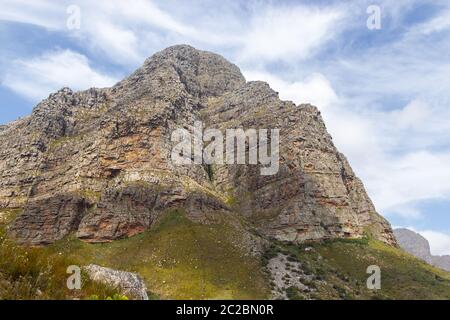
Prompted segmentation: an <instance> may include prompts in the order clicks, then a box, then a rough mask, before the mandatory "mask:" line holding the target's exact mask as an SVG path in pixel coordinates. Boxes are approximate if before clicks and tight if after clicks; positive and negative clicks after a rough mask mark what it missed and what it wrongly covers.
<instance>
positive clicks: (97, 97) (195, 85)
mask: <svg viewBox="0 0 450 320" xmlns="http://www.w3.org/2000/svg"><path fill="white" fill-rule="evenodd" d="M197 120H198V121H202V122H203V123H204V124H205V127H208V128H217V129H220V130H225V129H228V128H244V129H248V128H253V129H259V128H265V129H273V128H279V129H280V139H281V144H280V152H279V154H280V169H279V172H278V173H277V174H275V175H272V176H262V175H260V166H259V165H214V166H211V167H208V168H206V167H205V166H203V165H186V166H176V165H174V164H173V163H172V162H171V158H170V153H171V150H172V147H173V145H174V144H173V143H172V142H171V133H172V132H173V130H175V129H179V128H192V126H193V124H194V122H195V121H197ZM0 147H1V148H0V207H1V208H23V209H24V210H23V213H22V215H20V216H19V217H18V218H17V220H16V221H15V222H14V223H13V224H12V226H11V227H10V235H12V236H14V237H16V238H17V239H18V240H19V241H20V242H22V243H27V244H34V245H39V244H46V243H50V242H53V241H55V240H58V239H61V238H62V237H64V236H66V235H67V234H69V233H71V232H74V233H76V235H77V236H78V237H79V238H81V239H83V240H85V241H90V242H104V241H111V240H114V239H118V238H123V237H129V236H132V235H134V234H136V233H139V232H142V231H144V230H146V229H148V228H151V227H152V226H153V225H154V223H155V221H157V220H158V219H159V218H160V217H161V215H163V214H164V212H165V211H166V210H167V209H168V208H177V207H182V208H185V209H186V211H187V215H188V217H190V218H191V219H193V220H196V221H200V222H202V223H212V222H214V221H215V217H216V216H217V215H219V214H221V215H223V214H226V213H227V212H228V213H229V212H232V211H233V212H235V213H238V214H240V215H241V216H243V217H244V220H245V221H246V223H249V224H252V225H253V226H254V227H255V228H257V229H258V230H259V231H260V233H262V234H263V235H265V236H268V237H275V238H277V239H279V240H287V241H294V242H302V241H305V240H320V239H329V238H336V237H345V238H351V237H356V238H359V237H362V236H363V234H364V233H365V232H369V233H371V234H372V235H373V236H374V237H376V238H377V239H379V240H381V241H384V242H386V243H388V244H392V245H394V244H395V239H394V236H393V233H392V230H391V228H390V225H389V223H388V222H387V221H386V220H385V219H383V218H382V217H381V216H380V215H378V214H377V212H376V210H375V208H374V206H373V204H372V202H371V201H370V199H369V197H368V196H367V194H366V192H365V190H364V186H363V184H362V182H361V181H360V180H359V179H358V178H357V177H356V176H355V174H354V173H353V171H352V169H351V168H350V165H349V163H348V161H347V160H346V158H345V157H344V156H343V155H342V154H341V153H339V152H338V151H337V150H336V148H335V146H334V144H333V142H332V138H331V137H330V135H329V134H328V133H327V130H326V127H325V124H324V122H323V120H322V117H321V115H320V112H319V111H318V109H317V108H316V107H314V106H311V105H299V106H297V105H295V104H294V103H292V102H287V101H281V100H280V99H279V97H278V94H277V93H276V92H275V91H273V90H272V89H271V88H270V87H269V86H268V85H267V84H266V83H263V82H246V81H245V79H244V77H243V76H242V74H241V73H240V71H239V69H238V68H237V67H236V66H235V65H233V64H231V63H230V62H228V61H226V60H225V59H224V58H222V57H220V56H218V55H216V54H213V53H209V52H204V51H199V50H196V49H194V48H192V47H190V46H185V45H183V46H174V47H170V48H168V49H166V50H163V51H162V52H159V53H157V54H155V55H154V56H153V57H151V58H149V59H148V60H146V61H145V63H144V65H143V66H142V67H141V68H139V69H138V70H137V71H136V72H135V73H133V74H132V75H131V76H130V77H128V78H127V79H125V80H123V81H121V82H119V83H118V84H117V85H115V86H114V87H112V88H107V89H90V90H87V91H83V92H72V91H71V90H70V89H67V88H65V89H62V90H60V91H58V92H57V93H55V94H52V95H50V97H49V98H48V99H46V100H44V101H42V102H41V103H40V104H38V105H37V107H36V108H35V109H34V110H33V112H32V114H31V115H30V116H29V117H27V118H24V119H21V120H18V121H16V122H13V123H11V124H9V125H8V126H7V127H6V128H4V129H2V130H0Z"/></svg>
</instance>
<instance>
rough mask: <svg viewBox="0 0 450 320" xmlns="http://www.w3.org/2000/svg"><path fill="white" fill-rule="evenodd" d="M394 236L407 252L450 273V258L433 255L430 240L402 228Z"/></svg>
mask: <svg viewBox="0 0 450 320" xmlns="http://www.w3.org/2000/svg"><path fill="white" fill-rule="evenodd" d="M394 235H395V237H396V239H397V241H398V245H399V246H400V247H401V248H402V249H403V250H405V251H406V252H408V253H410V254H412V255H413V256H415V257H417V258H419V259H422V260H424V261H425V262H427V263H429V264H431V265H433V266H435V267H438V268H441V269H444V270H447V271H450V256H434V255H432V254H431V249H430V244H429V243H428V240H427V239H425V238H424V237H422V236H421V235H420V234H418V233H416V232H414V231H411V230H409V229H403V228H401V229H395V230H394Z"/></svg>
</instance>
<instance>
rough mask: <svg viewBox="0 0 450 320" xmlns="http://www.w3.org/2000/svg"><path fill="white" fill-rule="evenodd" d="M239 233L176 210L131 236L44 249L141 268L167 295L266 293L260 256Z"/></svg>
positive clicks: (250, 296) (245, 296) (150, 286)
mask: <svg viewBox="0 0 450 320" xmlns="http://www.w3.org/2000/svg"><path fill="white" fill-rule="evenodd" d="M240 239H241V235H240V234H239V233H238V231H237V230H235V229H234V228H232V227H231V226H228V225H223V224H214V225H204V224H198V223H194V222H192V221H190V220H188V219H187V218H186V217H185V216H184V215H183V213H182V212H181V211H172V212H170V213H168V214H167V215H166V217H165V218H164V219H163V220H162V221H161V222H160V223H159V224H158V225H157V226H156V227H155V228H153V229H151V230H149V231H147V232H144V233H142V234H139V235H137V236H134V237H132V238H129V239H123V240H117V241H113V242H111V243H105V244H88V243H84V242H81V241H79V240H78V239H75V238H73V237H72V238H68V239H64V240H61V241H58V242H57V243H55V244H53V245H50V246H48V247H46V248H43V249H42V250H43V251H45V252H46V255H50V256H54V255H62V256H65V257H66V258H67V259H70V260H71V261H76V262H77V263H78V264H79V265H86V264H90V263H95V264H98V265H101V266H105V267H111V268H114V269H119V270H127V271H132V272H137V273H138V274H140V275H141V276H142V277H143V278H144V280H145V282H146V284H147V287H148V289H149V291H151V292H152V293H154V296H157V297H160V298H163V299H168V298H170V299H258V298H260V299H262V298H267V296H268V288H267V286H266V283H267V281H266V280H265V279H264V278H263V277H264V274H263V272H262V267H261V262H260V261H259V259H256V258H254V257H251V256H248V255H246V254H245V252H246V250H244V249H243V248H240V245H242V243H241V242H240V241H241V240H240Z"/></svg>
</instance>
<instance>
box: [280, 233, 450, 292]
mask: <svg viewBox="0 0 450 320" xmlns="http://www.w3.org/2000/svg"><path fill="white" fill-rule="evenodd" d="M307 247H310V248H313V249H312V250H310V249H309V250H305V249H306V248H307ZM272 250H275V251H276V250H279V251H281V252H284V253H285V254H288V255H289V256H290V258H291V259H295V260H297V261H300V262H302V264H303V266H304V269H306V271H307V272H308V273H310V274H314V275H315V279H316V281H314V284H313V286H315V288H316V291H315V292H314V293H312V294H311V295H310V296H308V295H304V294H302V293H301V292H294V293H292V292H291V296H293V297H295V298H300V299H301V298H315V299H450V273H448V272H445V271H443V270H440V269H436V268H434V267H432V266H430V265H428V264H426V263H424V262H422V261H421V260H418V259H416V258H415V257H413V256H411V255H409V254H407V253H405V252H404V251H402V250H400V249H397V248H393V247H389V246H387V245H385V244H383V243H381V242H379V241H375V240H369V239H363V240H334V241H328V242H325V243H322V244H311V245H302V246H292V245H289V244H283V243H280V244H278V245H277V246H274V247H272ZM370 265H377V266H379V267H380V269H381V290H368V289H367V285H366V281H367V278H368V277H369V276H370V275H369V274H367V273H366V270H367V267H368V266H370Z"/></svg>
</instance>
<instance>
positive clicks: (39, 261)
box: [0, 223, 117, 300]
mask: <svg viewBox="0 0 450 320" xmlns="http://www.w3.org/2000/svg"><path fill="white" fill-rule="evenodd" d="M73 264H75V263H74V261H72V260H71V259H70V258H68V257H66V256H65V255H62V254H49V253H48V252H47V251H46V250H44V249H42V248H25V247H21V246H18V245H16V244H15V243H13V242H12V241H11V240H9V239H7V238H6V236H5V224H3V223H0V299H7V300H17V299H20V300H24V299H26V300H29V299H89V297H90V296H92V295H94V294H95V295H96V296H97V297H98V298H99V299H107V298H108V297H114V295H115V294H117V290H115V289H114V288H110V287H108V286H105V285H102V284H99V283H95V282H92V281H90V280H89V279H88V277H87V276H86V275H85V274H82V279H83V283H84V286H83V290H79V291H78V290H69V289H67V286H66V281H67V277H68V274H67V273H66V270H67V267H68V266H70V265H73Z"/></svg>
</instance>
